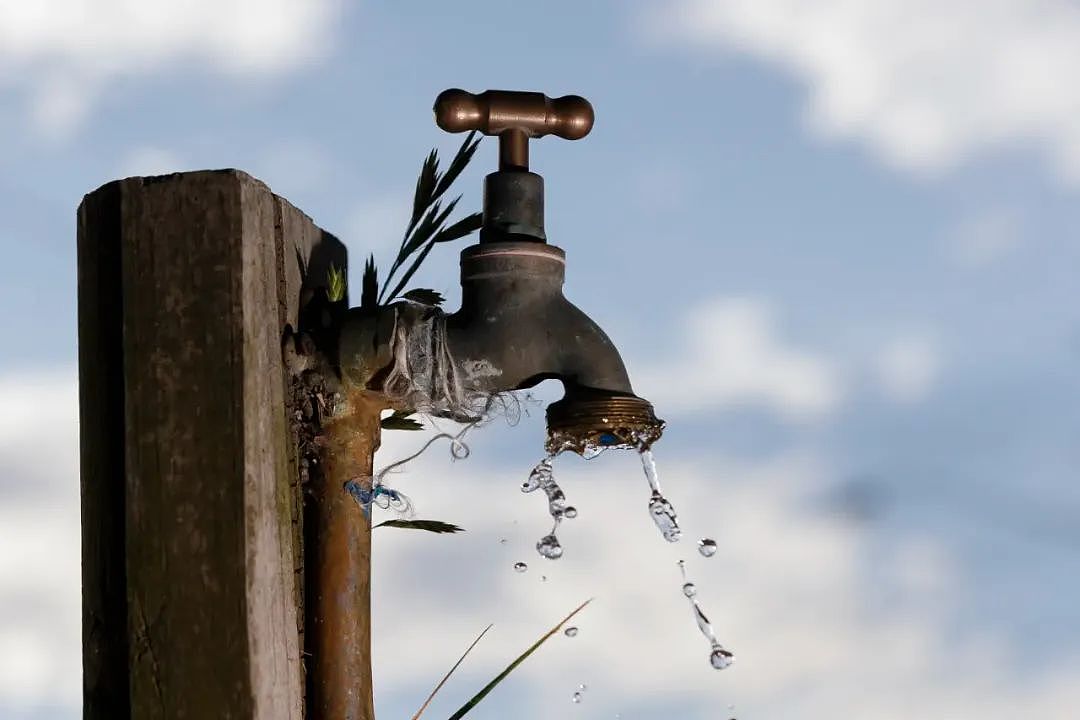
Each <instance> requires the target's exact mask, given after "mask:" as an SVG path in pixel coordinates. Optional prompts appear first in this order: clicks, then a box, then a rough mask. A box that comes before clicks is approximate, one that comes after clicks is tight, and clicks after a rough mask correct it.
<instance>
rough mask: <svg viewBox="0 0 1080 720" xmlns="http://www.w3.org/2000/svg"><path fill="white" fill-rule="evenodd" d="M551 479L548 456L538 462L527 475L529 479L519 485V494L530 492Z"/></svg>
mask: <svg viewBox="0 0 1080 720" xmlns="http://www.w3.org/2000/svg"><path fill="white" fill-rule="evenodd" d="M551 479H552V477H551V456H550V455H549V456H547V457H546V458H544V459H543V460H541V461H540V462H538V463H537V464H536V467H534V468H533V469H532V472H530V473H529V478H528V479H527V480H526V481H525V482H523V483H521V492H527V493H529V492H532V491H533V490H536V489H537V488H539V487H541V486H543V485H544V484H545V483H546V482H547V481H550V480H551Z"/></svg>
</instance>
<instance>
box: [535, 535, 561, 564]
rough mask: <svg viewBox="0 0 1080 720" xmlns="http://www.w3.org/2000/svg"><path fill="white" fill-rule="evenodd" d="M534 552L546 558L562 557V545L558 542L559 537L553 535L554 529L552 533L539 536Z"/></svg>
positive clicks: (555, 558)
mask: <svg viewBox="0 0 1080 720" xmlns="http://www.w3.org/2000/svg"><path fill="white" fill-rule="evenodd" d="M536 552H538V553H540V554H541V555H543V556H544V557H546V558H547V559H548V560H558V559H559V558H561V557H562V553H563V549H562V545H560V544H559V538H557V537H555V533H554V531H553V532H552V534H550V535H545V536H544V537H542V538H540V540H539V541H538V542H537V543H536Z"/></svg>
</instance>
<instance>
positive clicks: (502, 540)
mask: <svg viewBox="0 0 1080 720" xmlns="http://www.w3.org/2000/svg"><path fill="white" fill-rule="evenodd" d="M506 542H507V541H506V538H499V544H500V545H505V544H506Z"/></svg>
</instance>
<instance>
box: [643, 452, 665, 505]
mask: <svg viewBox="0 0 1080 720" xmlns="http://www.w3.org/2000/svg"><path fill="white" fill-rule="evenodd" d="M641 466H642V467H643V468H644V469H645V479H646V480H648V481H649V489H651V490H652V491H653V492H654V493H656V494H657V495H659V494H660V478H659V477H658V476H657V474H656V458H655V457H653V454H652V450H642V451H641Z"/></svg>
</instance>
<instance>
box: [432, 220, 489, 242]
mask: <svg viewBox="0 0 1080 720" xmlns="http://www.w3.org/2000/svg"><path fill="white" fill-rule="evenodd" d="M483 224H484V214H483V213H473V214H472V215H466V216H465V217H463V218H461V219H460V220H458V221H457V222H456V223H454V224H453V225H450V226H448V227H445V228H443V229H442V230H440V231H439V232H437V233H436V234H435V240H434V242H437V243H444V242H450V241H451V240H457V239H459V238H463V237H465V236H466V235H469V234H471V233H474V232H476V231H477V230H479V229H480V227H481V226H482V225H483Z"/></svg>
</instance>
